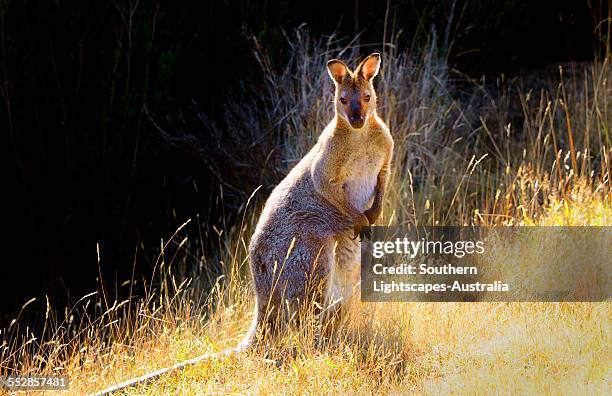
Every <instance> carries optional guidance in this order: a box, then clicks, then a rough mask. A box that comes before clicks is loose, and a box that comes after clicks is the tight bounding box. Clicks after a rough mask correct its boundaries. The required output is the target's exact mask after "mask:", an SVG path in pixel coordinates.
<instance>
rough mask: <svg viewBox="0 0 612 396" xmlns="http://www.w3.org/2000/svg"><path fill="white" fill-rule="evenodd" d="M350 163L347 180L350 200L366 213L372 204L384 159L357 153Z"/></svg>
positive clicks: (366, 153)
mask: <svg viewBox="0 0 612 396" xmlns="http://www.w3.org/2000/svg"><path fill="white" fill-rule="evenodd" d="M350 162H351V163H350V164H349V166H348V167H347V168H348V170H349V172H348V177H347V180H346V189H347V192H348V199H349V200H350V201H351V203H352V204H353V206H355V208H357V209H359V210H360V211H361V212H364V211H365V210H366V209H368V208H369V207H370V206H371V204H372V200H373V198H374V192H375V190H376V182H377V179H378V174H379V173H380V169H381V167H382V163H383V158H382V156H380V155H376V154H375V153H372V152H369V153H368V152H362V153H355V155H354V156H353V158H351V161H350Z"/></svg>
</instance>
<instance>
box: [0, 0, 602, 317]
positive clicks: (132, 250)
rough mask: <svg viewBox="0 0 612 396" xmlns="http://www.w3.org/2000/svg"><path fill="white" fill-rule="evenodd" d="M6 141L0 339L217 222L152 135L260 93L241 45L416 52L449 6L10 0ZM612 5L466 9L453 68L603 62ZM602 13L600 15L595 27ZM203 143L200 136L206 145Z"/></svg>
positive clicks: (457, 19)
mask: <svg viewBox="0 0 612 396" xmlns="http://www.w3.org/2000/svg"><path fill="white" fill-rule="evenodd" d="M0 4H1V5H2V6H1V14H0V17H1V26H0V27H1V29H0V40H1V42H0V45H1V53H0V88H1V92H0V93H1V94H2V95H1V97H0V130H1V131H2V147H5V148H6V149H7V150H6V151H5V155H4V158H5V160H6V162H5V168H4V169H5V172H4V175H5V179H4V183H3V186H4V187H3V192H4V193H3V195H4V196H5V197H7V198H8V200H7V202H6V204H4V206H3V207H4V212H5V216H4V218H5V219H7V220H6V221H5V222H4V223H3V224H4V231H5V232H4V234H5V235H6V236H5V237H3V238H2V239H3V241H4V244H3V246H4V251H3V253H4V254H3V255H2V259H1V260H2V264H1V267H0V282H1V283H0V301H1V303H0V325H2V324H4V323H5V321H6V320H10V318H12V317H13V316H14V314H15V312H16V311H18V310H19V308H20V307H21V305H22V304H23V302H24V301H26V300H27V299H28V298H30V297H41V296H43V295H44V294H48V295H49V296H50V297H51V299H52V301H54V302H57V303H59V304H62V303H64V302H66V299H67V297H69V298H75V297H76V298H78V297H79V296H81V295H83V294H84V293H86V292H89V291H91V290H92V289H95V288H96V287H97V284H96V276H97V274H98V266H97V258H96V257H97V256H96V243H99V244H100V254H101V257H102V266H101V267H102V270H103V273H104V279H105V280H106V281H107V283H108V284H109V288H112V287H113V284H114V282H115V280H116V279H119V280H124V279H127V278H129V276H130V274H131V271H132V264H133V263H134V261H136V263H137V264H136V271H137V274H141V275H146V274H148V273H150V272H151V269H152V261H151V257H152V256H153V254H154V252H155V251H156V249H158V248H159V244H160V240H161V238H167V237H168V236H170V235H171V234H172V232H173V231H174V230H175V229H176V228H177V227H178V225H180V224H182V223H183V222H184V221H185V220H186V219H188V218H195V216H196V215H199V221H194V222H193V223H192V224H191V225H190V227H191V228H190V229H191V230H193V231H196V230H195V228H196V227H201V228H202V229H204V230H206V229H208V228H209V227H210V226H211V225H212V224H215V223H216V222H218V221H219V218H220V213H219V210H220V206H219V205H218V204H214V203H215V202H216V201H215V198H216V197H217V196H218V194H219V187H218V183H217V181H216V180H215V177H214V175H212V174H210V172H208V171H207V168H206V167H205V166H204V165H203V164H198V163H197V162H195V163H194V162H193V161H191V160H189V159H188V158H186V156H185V155H184V153H181V152H178V151H177V150H173V149H170V148H168V147H167V145H165V144H164V141H163V139H161V138H160V134H159V132H158V130H157V129H156V128H155V127H154V125H153V123H152V122H151V120H155V121H156V122H157V123H159V124H160V125H170V124H172V125H174V124H178V125H181V122H180V120H183V119H189V118H190V117H192V116H193V113H194V112H195V111H201V112H203V113H205V114H207V115H208V116H209V117H211V118H213V119H214V118H215V117H216V116H217V115H219V114H221V112H222V111H223V103H224V101H225V98H226V97H227V95H228V93H229V92H234V93H237V94H239V93H240V89H241V86H242V84H245V83H248V84H255V85H256V84H257V81H258V80H259V79H261V78H262V76H261V75H260V73H259V71H258V68H257V65H256V62H255V60H254V59H253V57H252V54H251V51H250V44H249V42H248V40H247V39H246V38H245V34H251V35H254V36H256V37H258V39H259V41H260V42H261V43H264V45H266V46H267V48H268V49H269V50H270V51H271V52H272V54H273V55H274V59H275V61H276V62H278V64H282V62H283V59H284V56H285V54H286V48H287V47H286V41H285V38H284V34H283V32H284V31H286V32H290V31H291V30H292V29H294V28H296V27H297V26H298V25H300V24H302V23H306V24H307V26H308V28H309V29H310V32H311V33H312V34H313V35H319V34H330V33H332V32H334V31H337V32H338V34H339V35H340V36H341V37H351V36H353V35H354V34H355V33H356V32H361V34H362V36H361V42H362V43H374V44H373V45H372V46H371V47H364V49H363V51H364V52H365V51H370V50H372V49H380V46H377V44H376V43H380V42H381V41H382V36H383V29H384V21H385V19H386V20H387V22H388V25H391V24H393V25H394V26H395V27H396V28H401V29H403V34H402V36H401V37H402V40H403V41H400V43H401V44H402V45H406V46H407V45H413V44H414V40H417V41H418V40H419V38H420V37H425V36H426V35H427V33H429V32H430V29H431V27H432V26H434V27H435V28H436V30H437V31H438V32H439V33H440V34H439V36H442V35H443V34H442V33H443V32H444V31H445V30H446V29H447V22H448V19H449V15H451V9H452V8H453V2H451V1H448V2H444V1H438V2H427V1H419V0H417V1H408V0H404V1H391V2H389V7H388V8H387V7H386V4H385V2H384V1H367V2H366V1H363V0H357V1H349V2H340V1H329V0H328V1H314V0H309V1H281V2H272V1H250V2H242V1H240V2H239V1H235V2H230V1H194V2H170V1H158V2H155V1H145V0H142V1H136V0H131V1H123V0H116V1H110V2H104V1H83V0H55V1H48V0H47V1H16V0H13V1H6V0H0ZM607 6H608V4H607V2H606V1H605V0H603V2H601V1H595V2H594V3H593V7H592V8H590V7H589V4H588V2H587V1H586V0H584V1H581V0H567V1H546V0H544V1H532V0H508V1H506V0H490V1H484V0H475V1H464V2H462V1H458V2H457V3H456V4H455V6H454V7H455V12H454V14H453V15H454V18H453V21H452V24H451V26H450V32H451V36H452V37H453V38H454V45H453V47H452V50H451V51H450V52H449V53H448V54H447V56H448V59H449V61H450V62H451V65H452V66H453V67H455V68H457V69H459V70H461V71H463V72H466V73H467V74H468V75H471V76H472V77H480V76H482V75H486V76H493V77H494V76H497V75H499V74H500V73H502V72H503V73H506V74H509V75H513V74H518V73H521V72H522V71H524V70H529V69H534V68H540V67H543V66H546V65H549V64H551V63H554V62H560V61H569V60H576V61H580V60H590V59H593V54H594V50H595V51H596V50H598V43H597V38H596V35H595V34H594V20H595V19H597V18H598V17H599V16H601V15H607V11H606V10H605V9H604V8H606V7H607ZM597 13H599V14H597ZM202 138H203V139H205V138H206V137H205V136H203V137H202Z"/></svg>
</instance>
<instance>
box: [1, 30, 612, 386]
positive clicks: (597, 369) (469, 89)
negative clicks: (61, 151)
mask: <svg viewBox="0 0 612 396" xmlns="http://www.w3.org/2000/svg"><path fill="white" fill-rule="evenodd" d="M431 42H432V43H433V42H435V40H433V39H432V41H431ZM291 43H292V46H293V47H292V48H293V49H292V50H291V51H290V54H291V58H290V60H289V62H288V64H287V67H285V68H283V69H280V70H278V69H275V68H274V67H273V66H272V64H271V62H270V60H269V58H267V56H266V53H265V50H264V49H263V48H261V47H260V46H257V45H255V48H256V56H258V59H259V61H260V63H261V65H262V70H263V72H264V76H265V78H264V79H263V80H262V82H261V84H260V85H259V86H258V87H257V91H255V90H253V91H251V93H250V94H249V95H247V96H245V97H242V98H238V99H234V100H232V101H230V102H229V104H228V111H227V117H226V118H225V120H224V121H218V122H217V123H213V122H212V121H210V120H209V119H207V118H206V117H204V116H200V119H201V120H202V121H203V122H204V125H205V129H206V131H205V133H207V134H208V137H210V138H212V139H213V142H215V144H214V145H208V146H204V145H202V144H200V143H199V140H198V137H197V136H192V135H173V136H167V138H168V140H169V141H170V142H171V143H172V144H175V145H177V146H181V147H189V148H190V150H192V152H195V153H197V154H198V155H201V156H202V157H203V158H205V159H206V161H207V163H208V164H209V166H210V167H211V168H212V169H213V171H214V172H215V173H216V174H217V175H219V177H220V182H221V183H222V184H223V185H224V186H225V187H226V190H227V196H226V199H227V200H228V206H231V204H232V203H233V202H247V198H248V197H249V195H250V194H251V193H252V191H253V190H254V189H255V188H256V187H257V186H258V185H260V184H261V185H263V186H264V190H269V188H270V187H271V186H273V184H274V183H276V182H277V181H278V179H279V178H280V177H282V175H283V174H284V173H285V172H286V170H287V168H288V167H289V166H291V165H292V164H293V163H295V162H296V161H297V160H299V158H300V157H301V156H302V155H303V154H304V153H305V151H306V150H307V149H308V148H309V147H310V145H311V144H312V143H313V142H314V140H315V139H316V137H317V132H318V131H320V130H321V129H322V127H323V126H324V124H325V123H326V122H327V121H328V120H329V119H330V118H331V112H332V107H331V104H330V103H329V101H330V99H331V93H330V89H329V85H328V84H329V83H328V81H327V79H328V77H327V76H326V75H325V72H324V66H323V65H324V62H325V60H326V59H328V58H329V57H332V56H339V57H342V58H347V57H351V56H354V54H355V51H356V48H354V47H352V46H351V45H350V43H349V45H344V46H342V47H341V46H340V45H339V44H338V42H337V41H336V40H335V38H333V37H332V38H330V39H329V40H325V41H322V42H319V43H316V42H313V40H311V39H310V38H309V37H308V36H307V34H306V33H305V32H303V31H302V32H299V34H298V36H297V37H293V38H292V39H291ZM394 48H395V47H393V46H389V47H388V50H387V51H386V53H385V54H384V55H383V69H382V71H381V77H380V78H379V81H378V83H377V84H378V95H379V98H380V99H379V100H380V103H379V108H380V111H379V112H380V114H381V115H382V116H383V117H384V119H385V120H386V122H387V123H388V124H389V126H390V127H391V130H392V133H393V135H394V138H395V140H396V147H397V150H396V153H395V156H396V157H395V163H394V167H393V180H392V185H391V189H390V193H389V194H388V197H387V202H386V208H385V212H384V216H383V219H382V220H381V223H383V224H387V223H388V224H403V225H405V224H409V223H417V224H429V225H435V224H441V225H443V224H449V225H456V224H479V225H577V226H586V225H611V224H612V220H611V218H612V217H611V216H612V202H611V195H610V183H609V176H610V155H611V150H610V148H611V146H610V137H609V131H610V127H611V126H612V103H611V102H610V99H609V98H612V95H611V94H612V91H611V88H610V86H609V83H608V81H609V78H610V77H612V70H611V67H610V65H609V63H608V61H607V60H606V61H602V62H597V63H595V64H592V65H574V66H571V67H570V68H569V69H567V68H564V69H563V71H562V72H561V73H559V72H556V73H546V72H542V73H540V74H539V75H538V76H537V78H535V79H534V78H529V79H528V78H523V79H518V78H517V79H512V80H506V81H504V80H500V81H497V82H495V83H494V84H482V83H479V84H475V83H474V84H467V85H465V84H464V85H461V86H460V85H459V84H458V83H457V82H454V81H452V80H451V78H450V72H449V70H448V68H447V67H446V63H445V60H444V59H442V58H440V57H439V56H438V55H437V54H438V51H437V49H436V48H435V46H434V45H429V46H427V47H426V48H425V49H424V50H423V51H420V52H418V53H416V54H414V53H413V54H411V53H398V52H396V50H395V49H394ZM353 59H354V58H353ZM255 92H256V94H255ZM322 93H324V94H323V95H322ZM221 164H224V165H223V166H222V165H221ZM262 164H264V165H263V166H262ZM253 169H259V170H261V172H253ZM265 195H266V193H265V191H260V192H259V193H258V195H257V196H256V198H259V201H258V202H256V201H257V199H256V200H255V201H253V202H252V203H251V204H250V205H242V206H241V207H240V213H241V215H244V218H243V220H242V222H240V223H238V224H235V225H234V226H228V227H227V229H226V230H225V232H219V233H218V235H217V237H216V238H217V239H218V243H219V249H218V250H217V252H216V253H215V254H214V255H212V256H208V257H206V258H202V259H197V260H198V261H199V262H200V264H201V266H202V267H204V269H203V271H202V273H201V274H200V278H199V280H198V282H196V281H195V280H193V281H192V280H190V279H189V278H185V277H184V276H180V275H178V274H177V272H178V271H177V270H176V269H177V267H179V266H180V264H181V261H182V260H186V259H187V258H189V257H192V256H193V255H194V254H195V253H194V252H195V248H194V249H192V248H191V247H190V246H195V245H197V238H193V237H191V236H189V235H188V234H187V233H186V228H185V229H181V230H178V231H177V233H175V235H173V236H172V237H171V238H169V239H168V241H167V242H165V245H164V246H163V247H162V249H160V256H159V259H158V262H157V266H156V272H155V274H154V276H153V277H152V278H151V281H150V282H148V284H147V287H145V291H146V293H145V295H144V296H133V297H132V298H131V299H130V300H126V301H123V302H117V301H111V300H110V297H109V296H108V295H106V294H105V293H104V292H103V290H102V289H101V290H100V291H99V292H97V293H96V294H92V295H90V296H87V297H84V298H83V299H82V300H81V301H79V302H78V303H77V304H75V305H74V306H73V307H72V308H71V309H70V310H66V311H65V312H62V313H54V310H53V309H49V310H48V312H47V314H46V315H45V323H46V325H45V329H44V331H43V332H42V334H32V333H31V332H30V331H29V329H27V328H23V325H22V324H21V322H20V321H19V320H17V321H16V322H14V323H13V324H11V326H10V327H9V328H8V329H3V330H2V332H1V333H0V346H1V349H0V373H2V374H4V373H9V372H14V371H16V372H19V373H21V374H28V373H41V372H44V373H51V372H56V373H64V374H67V375H69V376H70V380H71V393H77V394H81V393H88V392H93V391H96V390H100V389H101V388H104V387H105V386H108V385H110V384H112V383H113V382H116V381H120V380H124V379H127V378H130V377H133V376H136V375H140V374H143V373H145V372H147V371H150V370H153V369H157V368H160V367H164V366H167V365H169V364H171V363H174V362H177V361H180V360H182V359H186V358H190V357H194V356H196V355H199V354H201V353H204V352H209V351H219V350H223V349H224V348H227V347H231V346H234V345H235V344H236V343H237V342H238V341H239V339H240V338H241V336H242V334H244V332H245V331H246V329H247V328H248V325H249V321H250V318H251V313H250V309H251V293H250V290H249V285H248V282H247V280H246V279H247V277H245V267H246V260H247V256H246V245H247V243H248V239H249V236H250V231H251V230H252V229H253V226H254V224H255V222H256V219H257V212H258V210H257V208H258V207H259V205H260V203H261V199H262V198H264V197H265ZM236 206H237V205H236ZM169 247H172V253H171V254H170V253H167V252H168V251H169V249H168V248H169ZM196 255H197V254H196ZM219 271H221V273H223V274H224V276H223V277H219V278H216V275H217V273H218V272H219ZM200 283H202V284H207V283H212V284H214V287H213V289H212V292H210V293H209V294H205V295H204V297H202V296H203V293H204V291H205V290H208V289H206V288H203V287H202V285H201V284H200ZM126 287H130V285H129V283H128V284H127V286H126ZM30 308H31V307H26V308H24V309H30ZM611 318H612V310H611V307H610V303H609V301H606V302H601V303H409V304H408V303H406V304H401V303H384V304H367V303H361V302H359V301H354V302H353V303H352V305H351V309H350V311H349V313H348V315H347V317H346V320H344V321H343V323H342V324H341V326H340V327H339V328H338V329H337V330H336V333H335V336H334V339H333V342H331V343H330V345H328V346H327V347H326V348H324V349H317V348H315V347H314V337H315V333H316V329H314V328H313V327H312V326H304V327H302V328H299V329H293V330H291V331H288V332H287V333H286V334H284V336H283V337H282V338H279V339H273V340H272V339H269V340H266V341H265V342H264V344H263V345H260V346H259V347H258V348H256V350H254V351H252V352H249V353H246V354H242V355H238V356H233V357H230V358H227V359H224V360H216V359H215V360H210V361H207V362H204V363H202V364H198V365H196V366H193V367H190V368H188V369H186V370H184V371H182V372H177V373H173V374H170V375H168V376H165V377H163V378H162V379H160V380H159V381H157V382H154V383H153V384H151V385H149V386H148V387H146V388H142V387H141V388H136V389H133V390H130V391H128V393H129V394H132V393H133V394H142V393H150V394H174V393H180V394H197V393H213V392H214V393H218V392H222V393H261V394H268V393H275V394H278V393H317V394H319V393H347V394H364V393H375V392H376V393H378V392H381V391H382V392H383V393H422V394H448V393H456V394H483V393H484V394H491V393H494V394H608V393H609V391H610V387H611V383H610V382H611V379H612V378H611V368H612V359H611V358H610V356H612V353H611V351H610V346H611V341H612V339H611V337H612V335H611V334H610V328H611V324H612V323H611V321H612V320H611ZM307 319H312V318H307ZM306 322H308V320H307V321H306Z"/></svg>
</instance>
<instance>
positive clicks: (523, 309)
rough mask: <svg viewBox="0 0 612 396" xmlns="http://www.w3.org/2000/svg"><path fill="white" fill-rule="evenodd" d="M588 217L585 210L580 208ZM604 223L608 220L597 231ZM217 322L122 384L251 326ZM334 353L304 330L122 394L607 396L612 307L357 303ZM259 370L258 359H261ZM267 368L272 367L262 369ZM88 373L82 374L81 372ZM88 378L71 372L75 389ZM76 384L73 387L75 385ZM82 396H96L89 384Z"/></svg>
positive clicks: (159, 349) (232, 312)
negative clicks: (314, 342) (87, 395)
mask: <svg viewBox="0 0 612 396" xmlns="http://www.w3.org/2000/svg"><path fill="white" fill-rule="evenodd" d="M587 207H588V209H587ZM588 211H596V212H597V216H594V217H597V218H600V217H599V216H604V217H603V218H607V219H610V218H612V207H611V206H610V202H607V203H606V204H605V205H604V203H603V202H591V203H589V204H588V205H585V206H576V207H571V206H570V207H569V208H568V209H566V210H563V211H559V210H557V211H553V212H551V213H550V214H549V215H548V216H547V217H545V218H544V219H543V220H542V223H544V224H549V223H563V224H570V225H588V224H589V223H588V222H586V221H585V218H588V217H589V216H592V215H593V213H590V212H588ZM606 223H607V224H610V221H607V222H606ZM235 304H237V305H232V306H229V307H227V308H226V309H223V310H221V311H220V312H219V311H218V312H217V313H216V314H215V317H214V320H213V321H212V322H211V323H214V324H211V325H209V326H206V327H205V328H204V329H202V330H201V333H199V334H197V333H192V332H190V331H189V330H188V329H187V328H185V329H181V330H180V331H179V329H174V330H173V332H172V333H170V334H164V336H163V337H162V338H163V342H155V343H154V345H155V346H154V347H153V348H151V350H153V352H151V351H148V352H147V353H143V354H138V355H140V356H137V357H136V361H137V362H138V363H136V364H134V365H133V366H132V365H129V366H128V367H126V366H124V365H121V366H120V367H117V368H113V369H111V370H110V371H111V373H109V374H107V375H104V377H105V379H106V380H105V381H104V382H108V380H109V379H110V378H113V377H118V378H126V377H130V376H131V375H134V374H137V373H142V372H145V371H147V368H154V367H158V365H163V364H164V363H167V362H170V361H176V360H180V359H181V358H184V357H189V356H193V355H194V354H197V353H199V352H204V351H211V350H221V349H223V348H225V347H227V346H231V345H233V344H234V343H235V342H236V341H237V340H238V339H239V335H240V333H241V332H242V331H243V330H244V329H246V328H247V327H248V324H249V316H248V314H247V315H246V316H245V315H244V314H245V312H248V305H249V304H248V299H244V300H243V301H241V302H235ZM350 316H351V319H350V320H349V322H350V323H348V324H347V323H345V324H344V326H345V327H344V328H343V329H342V330H340V332H342V334H341V335H339V336H338V337H339V339H338V340H337V343H336V344H335V345H333V346H330V347H329V348H327V349H325V350H319V349H317V348H314V347H312V344H311V342H312V334H310V333H309V332H308V331H307V330H303V331H296V332H295V333H294V334H287V335H286V337H285V338H286V339H285V340H282V341H277V342H276V343H273V345H272V346H271V349H272V351H273V352H271V353H270V354H269V355H267V356H265V354H264V352H263V351H262V350H261V349H260V350H257V351H254V352H251V353H248V354H244V355H239V356H235V357H230V358H228V359H225V360H211V361H208V362H205V363H203V364H200V365H197V366H194V367H192V368H189V369H187V370H185V371H183V372H180V373H176V374H172V375H169V376H167V377H165V378H163V379H162V380H160V381H158V382H156V383H154V384H152V385H150V386H148V387H142V388H137V389H134V390H132V391H130V392H128V393H129V394H131V393H133V394H142V393H150V394H171V393H175V392H178V393H181V394H198V393H216V392H223V393H225V392H229V393H235V392H238V393H261V394H269V393H291V394H294V393H312V394H319V393H347V394H364V393H375V392H379V391H381V390H382V391H383V392H384V393H422V394H449V393H455V394H491V393H493V394H606V393H607V392H609V390H610V386H611V383H610V381H611V378H610V375H611V369H612V358H611V356H612V353H611V350H610V346H611V345H612V334H611V333H610V329H611V328H612V326H611V325H612V307H611V306H610V304H609V302H603V303H476V304H475V303H404V304H402V303H386V304H367V303H360V302H357V303H355V304H354V306H353V309H352V311H351V312H350ZM264 357H265V358H266V359H265V358H264ZM271 358H275V359H276V360H277V361H276V362H274V361H272V360H269V359H271ZM86 371H88V370H86ZM93 371H94V373H90V374H89V375H86V374H85V373H84V372H75V373H74V374H75V380H76V379H77V378H79V379H85V378H86V377H89V376H90V375H91V374H94V375H93V376H94V378H95V377H97V376H98V375H100V369H95V368H94V369H93ZM79 382H80V381H79ZM79 389H83V390H88V391H91V390H94V389H96V386H94V384H91V385H87V386H84V387H83V388H81V387H80V386H79Z"/></svg>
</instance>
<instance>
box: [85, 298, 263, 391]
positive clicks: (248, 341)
mask: <svg viewBox="0 0 612 396" xmlns="http://www.w3.org/2000/svg"><path fill="white" fill-rule="evenodd" d="M258 325H259V310H258V309H257V307H256V309H255V316H254V317H253V322H252V323H251V327H250V328H249V331H248V333H247V334H246V336H245V337H244V338H243V339H242V341H240V342H239V343H238V345H237V346H236V347H234V348H229V349H226V350H224V351H221V352H217V353H206V354H204V355H200V356H197V357H194V358H193V359H189V360H185V361H182V362H179V363H176V364H174V365H173V366H170V367H165V368H162V369H159V370H157V371H153V372H150V373H147V374H145V375H142V376H140V377H137V378H132V379H130V380H127V381H124V382H121V383H118V384H116V385H113V386H111V387H108V388H106V389H104V390H101V391H100V392H97V393H94V394H93V395H94V396H103V395H109V394H112V393H115V392H118V391H120V390H122V389H125V388H130V387H132V386H136V385H144V384H147V383H149V382H151V381H153V380H155V379H157V378H158V377H160V376H162V375H164V374H167V373H170V372H172V371H175V370H182V369H184V368H185V367H187V366H191V365H193V364H196V363H199V362H201V361H203V360H207V359H220V358H224V357H227V356H230V355H233V354H236V353H240V352H246V351H247V350H248V349H250V348H251V347H252V346H253V344H254V342H255V336H256V335H257V327H258Z"/></svg>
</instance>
